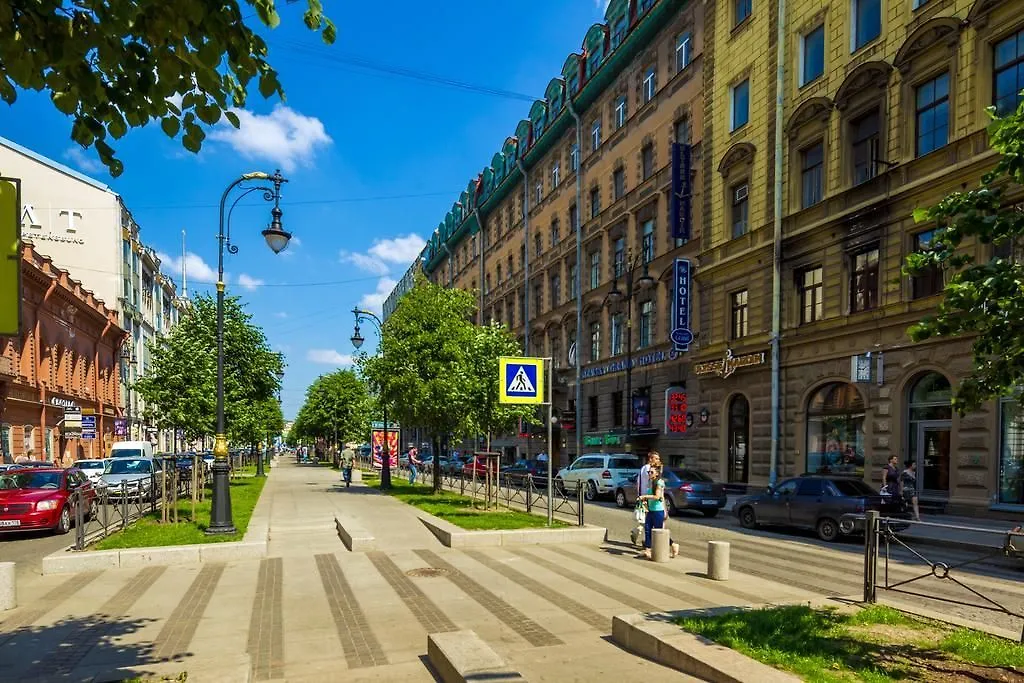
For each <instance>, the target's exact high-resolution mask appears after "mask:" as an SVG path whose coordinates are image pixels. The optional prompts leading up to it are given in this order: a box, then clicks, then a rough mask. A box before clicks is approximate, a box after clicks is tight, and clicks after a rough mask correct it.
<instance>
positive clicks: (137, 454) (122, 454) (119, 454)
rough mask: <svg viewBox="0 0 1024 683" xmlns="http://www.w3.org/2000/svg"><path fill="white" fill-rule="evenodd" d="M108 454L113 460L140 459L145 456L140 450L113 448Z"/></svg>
mask: <svg viewBox="0 0 1024 683" xmlns="http://www.w3.org/2000/svg"><path fill="white" fill-rule="evenodd" d="M110 454H111V456H112V457H115V458H141V457H142V456H143V455H145V453H143V452H142V449H141V448H115V449H114V450H113V451H111V453H110Z"/></svg>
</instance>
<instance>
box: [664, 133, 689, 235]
mask: <svg viewBox="0 0 1024 683" xmlns="http://www.w3.org/2000/svg"><path fill="white" fill-rule="evenodd" d="M692 168H693V162H692V155H691V147H690V145H687V144H680V143H678V142H676V143H673V144H672V192H671V194H670V201H669V219H668V222H669V225H670V226H671V231H672V237H673V238H674V239H677V240H689V239H690V235H691V234H692V219H691V214H692V210H691V208H692V207H691V202H692V195H693V187H692V180H691V172H692Z"/></svg>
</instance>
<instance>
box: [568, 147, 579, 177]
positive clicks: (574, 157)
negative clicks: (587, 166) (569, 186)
mask: <svg viewBox="0 0 1024 683" xmlns="http://www.w3.org/2000/svg"><path fill="white" fill-rule="evenodd" d="M579 167H580V148H579V147H577V146H576V145H573V146H572V149H570V150H569V168H570V169H571V170H572V171H573V172H575V171H577V170H578V169H579Z"/></svg>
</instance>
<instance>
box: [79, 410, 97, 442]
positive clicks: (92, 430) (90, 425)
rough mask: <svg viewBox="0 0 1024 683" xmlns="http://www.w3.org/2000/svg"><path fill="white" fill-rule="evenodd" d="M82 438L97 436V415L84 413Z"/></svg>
mask: <svg viewBox="0 0 1024 683" xmlns="http://www.w3.org/2000/svg"><path fill="white" fill-rule="evenodd" d="M82 438H83V439H86V440H88V439H95V438H96V415H82Z"/></svg>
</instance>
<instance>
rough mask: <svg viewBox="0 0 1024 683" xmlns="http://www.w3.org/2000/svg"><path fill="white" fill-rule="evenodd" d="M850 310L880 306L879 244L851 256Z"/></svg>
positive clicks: (856, 310) (865, 309)
mask: <svg viewBox="0 0 1024 683" xmlns="http://www.w3.org/2000/svg"><path fill="white" fill-rule="evenodd" d="M850 265H851V268H850V312H851V313H857V312H859V311H869V310H871V309H873V308H876V307H877V306H878V246H877V245H876V246H872V247H869V248H867V249H863V250H861V251H859V252H857V253H855V254H853V255H852V256H851V257H850Z"/></svg>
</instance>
